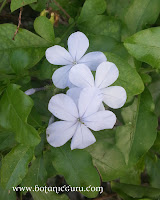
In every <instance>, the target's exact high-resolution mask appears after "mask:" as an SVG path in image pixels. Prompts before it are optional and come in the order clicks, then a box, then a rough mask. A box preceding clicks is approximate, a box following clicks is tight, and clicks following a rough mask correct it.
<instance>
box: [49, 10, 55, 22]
mask: <svg viewBox="0 0 160 200" xmlns="http://www.w3.org/2000/svg"><path fill="white" fill-rule="evenodd" d="M49 21H50V22H51V23H52V24H53V25H54V13H53V12H52V13H51V17H50V19H49Z"/></svg>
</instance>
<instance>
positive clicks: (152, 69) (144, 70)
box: [140, 68, 156, 73]
mask: <svg viewBox="0 0 160 200" xmlns="http://www.w3.org/2000/svg"><path fill="white" fill-rule="evenodd" d="M155 71H156V69H154V68H142V69H140V72H141V73H149V72H155Z"/></svg>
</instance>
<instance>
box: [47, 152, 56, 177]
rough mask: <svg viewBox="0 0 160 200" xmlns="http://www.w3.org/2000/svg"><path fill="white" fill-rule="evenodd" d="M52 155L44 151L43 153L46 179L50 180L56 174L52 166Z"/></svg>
mask: <svg viewBox="0 0 160 200" xmlns="http://www.w3.org/2000/svg"><path fill="white" fill-rule="evenodd" d="M51 158H52V153H51V152H50V151H46V152H45V153H44V165H45V168H46V171H47V177H48V178H51V177H54V176H56V175H58V174H57V171H56V170H55V168H54V167H53V165H52V159H51Z"/></svg>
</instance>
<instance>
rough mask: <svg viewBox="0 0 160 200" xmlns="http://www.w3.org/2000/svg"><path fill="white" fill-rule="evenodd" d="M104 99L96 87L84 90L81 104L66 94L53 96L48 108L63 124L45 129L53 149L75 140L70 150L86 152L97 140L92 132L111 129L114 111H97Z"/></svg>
mask: <svg viewBox="0 0 160 200" xmlns="http://www.w3.org/2000/svg"><path fill="white" fill-rule="evenodd" d="M102 98H103V96H102V94H101V92H100V91H98V90H96V89H95V88H85V89H83V90H82V91H81V93H80V96H79V100H78V105H76V104H75V102H74V101H73V99H72V98H71V97H69V96H67V95H65V94H57V95H55V96H53V97H52V98H51V100H50V102H49V106H48V109H49V111H50V112H51V113H52V114H53V115H54V116H56V117H57V118H59V119H61V120H63V121H57V122H54V123H52V124H50V125H49V126H48V128H47V130H46V133H47V141H48V143H49V144H50V145H52V146H53V147H60V146H62V145H64V144H65V143H66V142H67V141H68V140H70V139H71V138H72V141H71V149H72V150H73V149H83V148H86V147H88V146H89V145H91V144H93V143H94V142H95V141H96V139H95V137H94V135H93V134H92V132H91V131H90V129H92V130H94V131H99V130H103V129H112V128H113V126H114V124H115V122H116V116H115V114H114V113H113V112H111V111H98V110H99V107H100V104H101V103H102Z"/></svg>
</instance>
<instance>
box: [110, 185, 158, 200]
mask: <svg viewBox="0 0 160 200" xmlns="http://www.w3.org/2000/svg"><path fill="white" fill-rule="evenodd" d="M111 186H112V190H113V191H115V192H117V193H119V191H120V192H121V191H122V192H124V193H125V194H126V195H128V196H130V197H133V198H143V197H149V198H159V197H160V189H156V188H152V187H148V186H140V185H127V184H123V183H115V182H112V184H111Z"/></svg>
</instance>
